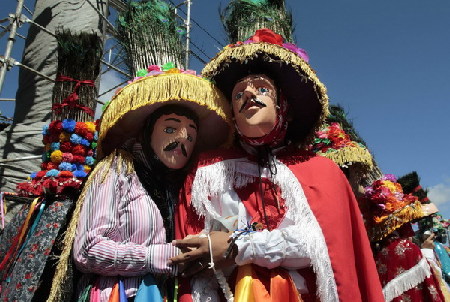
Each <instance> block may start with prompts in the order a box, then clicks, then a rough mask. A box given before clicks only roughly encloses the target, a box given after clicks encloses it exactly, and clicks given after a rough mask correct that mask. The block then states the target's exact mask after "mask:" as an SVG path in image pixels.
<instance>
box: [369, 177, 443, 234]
mask: <svg viewBox="0 0 450 302" xmlns="http://www.w3.org/2000/svg"><path fill="white" fill-rule="evenodd" d="M363 201H364V202H366V203H367V205H368V207H367V209H368V212H367V213H364V214H365V216H366V224H367V225H366V227H367V233H368V235H369V239H370V240H371V241H373V242H375V241H379V240H381V239H383V238H385V237H387V236H388V235H389V234H391V233H392V232H393V231H395V230H396V229H398V228H400V227H401V226H402V225H404V224H405V223H408V222H411V221H413V220H416V219H420V218H423V217H426V216H428V215H431V214H433V213H436V212H437V208H436V206H435V205H434V204H425V205H424V204H422V203H421V202H420V200H419V199H418V198H417V196H414V195H412V194H406V193H404V192H403V189H402V186H401V185H400V183H398V182H397V179H396V178H395V176H393V175H391V174H386V175H384V176H383V177H382V178H381V179H379V180H376V181H375V182H374V183H373V184H372V186H370V187H367V188H366V189H365V195H364V197H363Z"/></svg>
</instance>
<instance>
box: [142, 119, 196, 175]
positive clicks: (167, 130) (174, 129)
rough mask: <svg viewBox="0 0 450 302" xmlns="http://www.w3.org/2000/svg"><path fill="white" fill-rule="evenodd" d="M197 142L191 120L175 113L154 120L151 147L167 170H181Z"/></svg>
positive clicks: (194, 126) (194, 127) (193, 124)
mask: <svg viewBox="0 0 450 302" xmlns="http://www.w3.org/2000/svg"><path fill="white" fill-rule="evenodd" d="M196 140H197V126H196V125H195V123H194V121H192V120H191V119H189V118H187V117H185V116H180V115H177V114H175V113H172V114H167V115H162V116H161V117H160V118H159V119H157V120H156V122H155V125H154V127H153V132H152V135H151V144H150V145H151V147H152V149H153V152H155V154H156V156H158V158H159V160H160V161H161V162H162V163H163V164H164V165H165V166H166V167H168V168H171V169H181V168H183V167H184V166H185V165H186V163H187V162H188V160H189V158H190V157H191V155H192V151H193V150H194V147H195V142H196Z"/></svg>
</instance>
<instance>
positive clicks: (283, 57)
mask: <svg viewBox="0 0 450 302" xmlns="http://www.w3.org/2000/svg"><path fill="white" fill-rule="evenodd" d="M261 53H267V54H269V55H273V56H276V57H278V58H279V60H274V59H271V58H268V59H270V61H274V62H275V61H282V62H283V63H286V64H288V65H290V66H291V67H292V68H293V69H295V70H296V72H297V73H298V74H299V75H300V78H302V81H304V82H307V81H311V82H313V84H314V91H315V92H316V95H317V99H318V100H319V103H320V104H321V105H322V114H321V115H320V117H319V120H318V121H317V123H316V125H315V126H314V129H313V131H312V132H311V133H310V134H309V135H308V136H307V137H306V139H305V140H304V143H302V146H307V145H308V144H309V143H311V142H312V140H313V139H314V134H315V132H316V131H317V130H319V128H320V126H321V125H322V123H323V122H324V121H325V118H326V117H327V116H328V115H329V111H328V95H327V89H326V87H325V85H324V84H323V83H322V82H321V81H320V80H319V78H318V77H317V75H316V73H315V71H314V70H313V69H312V68H311V66H310V65H309V64H308V63H307V62H306V61H304V60H303V59H302V58H300V57H299V56H298V55H297V54H295V53H293V52H291V51H289V50H287V49H286V48H284V47H282V46H280V45H276V44H271V43H266V42H258V43H250V44H242V45H239V46H234V47H230V46H226V47H225V48H224V49H222V51H221V52H219V53H218V54H217V55H216V56H215V57H214V58H213V59H212V60H211V61H210V62H209V63H208V64H206V66H205V67H204V68H203V70H202V75H203V76H204V77H207V78H214V77H215V76H216V75H217V74H219V73H220V72H221V71H222V70H223V69H226V68H227V65H228V64H227V63H230V62H234V61H238V62H241V63H242V64H245V63H246V61H247V60H249V59H252V58H256V57H258V56H259V55H260V54H261ZM305 75H306V76H305Z"/></svg>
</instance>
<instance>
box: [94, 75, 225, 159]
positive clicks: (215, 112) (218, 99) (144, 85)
mask: <svg viewBox="0 0 450 302" xmlns="http://www.w3.org/2000/svg"><path fill="white" fill-rule="evenodd" d="M149 70H150V72H149V73H148V74H147V76H145V77H141V78H135V80H134V81H133V82H131V83H130V84H129V85H127V86H125V87H124V88H122V89H121V90H120V91H119V92H118V93H117V94H116V95H115V96H114V97H113V98H112V100H111V102H110V104H109V105H108V106H107V107H106V109H105V110H104V112H103V115H102V117H101V123H100V127H99V128H100V134H99V141H98V149H97V152H98V158H99V159H101V158H103V157H104V156H106V155H108V154H109V153H111V152H112V151H113V150H114V149H115V148H118V147H120V146H121V145H122V144H123V143H124V142H125V141H126V140H127V139H129V138H131V137H136V136H138V134H139V131H140V130H141V129H142V127H143V126H144V123H145V120H146V119H147V117H148V116H149V115H150V114H151V113H152V112H154V111H155V110H156V109H158V108H159V107H161V106H164V105H167V104H180V105H183V106H187V107H189V108H190V109H192V110H193V111H194V112H196V113H197V115H198V117H199V132H198V135H197V147H198V148H199V149H200V150H205V149H209V148H214V147H218V146H220V145H222V144H224V143H226V142H228V141H229V140H230V138H231V134H232V130H231V129H232V127H231V125H232V124H231V121H230V116H231V115H230V109H229V104H228V103H227V101H226V99H225V98H224V96H223V94H222V93H221V92H220V91H219V90H218V89H217V88H216V87H215V86H214V84H212V83H211V82H210V81H209V80H207V79H204V78H201V77H199V76H197V75H195V72H193V71H190V70H189V71H183V70H179V69H177V68H171V69H169V70H167V71H161V69H160V68H159V67H158V66H151V67H149Z"/></svg>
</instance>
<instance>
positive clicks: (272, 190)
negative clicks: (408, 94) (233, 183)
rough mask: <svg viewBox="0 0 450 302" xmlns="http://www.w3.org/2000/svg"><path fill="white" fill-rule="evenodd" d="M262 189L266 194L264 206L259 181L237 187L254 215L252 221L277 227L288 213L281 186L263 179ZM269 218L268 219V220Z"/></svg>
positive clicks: (251, 214) (246, 206)
mask: <svg viewBox="0 0 450 302" xmlns="http://www.w3.org/2000/svg"><path fill="white" fill-rule="evenodd" d="M261 190H262V192H263V194H264V207H263V204H262V202H263V201H262V198H261V193H260V184H259V182H254V183H250V184H248V185H247V186H245V187H244V188H239V189H237V188H236V189H235V191H236V193H237V194H238V196H239V198H240V199H241V200H242V201H243V204H244V206H245V208H246V209H247V212H248V213H249V214H250V216H251V217H252V220H251V221H250V223H253V222H259V223H261V224H262V225H263V226H264V228H265V229H268V230H273V229H275V228H276V227H277V226H278V224H279V223H280V222H281V220H282V219H283V217H284V214H285V213H286V207H285V205H284V200H283V198H281V192H280V188H278V187H277V186H276V185H274V184H272V183H271V182H270V181H269V180H267V179H262V183H261ZM266 220H267V221H266Z"/></svg>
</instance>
